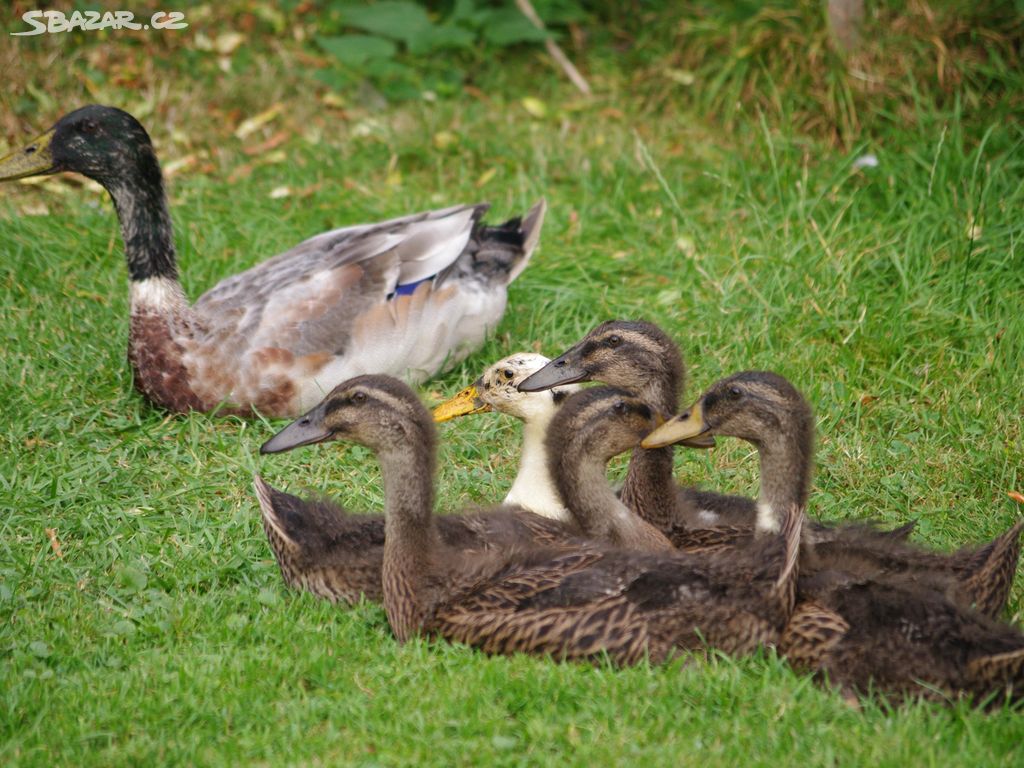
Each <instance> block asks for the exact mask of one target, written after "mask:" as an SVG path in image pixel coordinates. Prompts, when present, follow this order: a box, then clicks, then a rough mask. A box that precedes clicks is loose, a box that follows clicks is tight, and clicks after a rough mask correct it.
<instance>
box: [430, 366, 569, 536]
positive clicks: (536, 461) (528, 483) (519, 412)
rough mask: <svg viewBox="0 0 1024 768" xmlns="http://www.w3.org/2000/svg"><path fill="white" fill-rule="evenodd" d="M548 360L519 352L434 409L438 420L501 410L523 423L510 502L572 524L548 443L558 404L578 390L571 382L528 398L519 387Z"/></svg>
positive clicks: (506, 501)
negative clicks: (553, 470) (552, 471)
mask: <svg viewBox="0 0 1024 768" xmlns="http://www.w3.org/2000/svg"><path fill="white" fill-rule="evenodd" d="M549 362H550V360H549V359H548V358H546V357H544V355H538V354H536V353H533V352H517V353H516V354H514V355H509V356H508V357H505V358H502V359H501V360H499V361H498V362H496V363H494V364H493V365H491V366H490V367H488V368H487V370H486V371H484V372H483V374H482V375H481V376H480V377H479V378H478V379H477V380H476V381H475V382H473V384H471V385H470V386H468V387H466V388H465V389H463V390H462V391H461V392H459V393H458V394H457V395H455V396H454V397H452V398H450V399H448V400H446V401H445V402H443V403H441V404H440V405H439V406H437V407H436V408H434V421H435V422H437V423H441V422H444V421H448V420H449V419H454V418H458V417H460V416H466V415H469V414H473V413H483V412H485V411H491V410H494V411H497V412H499V413H505V414H508V415H509V416H513V417H515V418H517V419H519V420H520V421H522V422H523V447H522V451H521V453H520V458H519V471H518V472H517V473H516V478H515V480H514V481H513V483H512V487H511V488H510V489H509V491H508V494H507V495H506V496H505V503H506V504H515V505H518V506H520V507H522V508H523V509H528V510H529V511H531V512H533V513H535V514H538V515H541V516H543V517H550V518H552V519H554V520H563V521H570V520H572V516H571V515H570V514H569V510H568V509H566V507H565V504H563V503H562V499H561V497H560V496H559V495H558V491H557V489H556V488H555V484H554V481H553V480H552V479H551V474H550V473H549V472H548V454H547V448H546V447H545V444H544V437H545V435H546V434H547V430H548V425H549V424H550V423H551V419H552V418H554V415H555V413H556V412H557V411H558V406H559V405H560V404H561V403H562V402H563V401H564V400H565V398H566V397H568V396H569V395H570V394H571V393H573V392H575V391H577V390H578V389H579V387H578V386H577V385H575V384H569V385H567V386H565V387H555V388H553V389H551V390H550V391H548V392H543V393H538V394H528V393H525V392H520V391H519V390H518V389H517V386H518V385H519V383H520V382H521V381H522V380H523V379H525V378H526V377H527V376H529V375H530V374H531V373H534V372H535V371H539V370H540V369H541V368H543V367H544V366H545V365H547V363H549Z"/></svg>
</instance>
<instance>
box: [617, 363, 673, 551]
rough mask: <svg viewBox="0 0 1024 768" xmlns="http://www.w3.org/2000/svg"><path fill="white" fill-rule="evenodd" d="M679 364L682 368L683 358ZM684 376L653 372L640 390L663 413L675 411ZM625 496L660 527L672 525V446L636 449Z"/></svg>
mask: <svg viewBox="0 0 1024 768" xmlns="http://www.w3.org/2000/svg"><path fill="white" fill-rule="evenodd" d="M677 354H678V353H677ZM679 368H680V370H682V361H681V360H680V361H679ZM681 378H682V377H681V375H678V374H675V373H673V374H666V375H660V376H651V377H650V378H649V379H648V381H647V384H646V385H645V386H644V388H643V389H642V390H640V391H639V392H638V393H637V394H638V396H639V397H640V398H641V399H642V400H644V402H647V403H650V404H651V405H653V406H654V407H656V408H657V409H658V410H659V411H661V413H663V414H666V415H667V414H672V413H675V412H676V409H677V406H678V403H679V389H680V386H681V384H682V382H681ZM621 498H622V502H623V503H624V504H625V505H626V506H627V507H629V508H630V509H631V510H633V511H634V512H635V513H636V514H637V515H639V516H640V517H641V518H643V519H644V520H646V521H647V522H648V523H650V524H651V525H653V526H654V527H655V528H657V529H658V530H659V531H667V530H668V529H669V528H670V527H671V525H672V519H673V514H672V512H673V510H674V508H675V504H676V489H675V480H674V478H673V477H672V447H671V446H668V447H666V448H657V449H654V450H645V449H643V448H639V447H638V448H636V449H634V451H633V455H632V456H630V459H629V468H628V469H627V470H626V479H625V481H624V482H623V484H622V493H621Z"/></svg>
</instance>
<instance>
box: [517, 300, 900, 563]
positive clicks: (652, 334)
mask: <svg viewBox="0 0 1024 768" xmlns="http://www.w3.org/2000/svg"><path fill="white" fill-rule="evenodd" d="M685 378H686V376H685V366H684V365H683V359H682V355H681V354H680V351H679V347H678V346H677V345H676V343H675V342H674V341H673V340H672V339H671V338H670V337H669V336H668V335H667V334H666V333H665V332H664V331H662V330H661V329H660V328H658V326H656V325H654V324H653V323H647V322H640V321H627V320H609V321H606V322H604V323H601V324H600V325H598V326H597V327H595V328H594V329H593V330H591V331H590V332H589V333H588V334H587V335H586V336H584V337H583V339H581V340H580V341H579V342H578V343H577V344H575V345H574V346H573V347H572V348H571V349H569V350H568V351H567V352H565V353H563V354H562V355H560V356H559V357H557V358H556V359H554V360H552V361H551V362H550V363H548V364H547V365H546V366H545V367H544V368H542V369H541V370H540V371H538V372H537V373H535V374H534V375H532V376H530V377H529V378H528V379H526V380H525V381H523V382H522V384H520V385H519V388H520V389H521V390H523V391H524V392H535V391H540V390H544V389H548V388H550V387H553V386H556V385H561V384H565V383H569V382H575V381H600V382H603V383H605V384H610V385H612V386H615V387H621V388H622V389H625V390H627V391H629V392H632V393H634V394H636V395H637V396H639V397H640V398H641V399H643V400H644V401H645V402H648V403H650V404H651V405H653V406H654V407H655V408H658V409H659V410H660V411H661V412H662V413H665V414H671V413H675V412H676V411H677V409H678V407H679V397H680V393H681V392H682V390H683V385H684V383H685ZM701 447H705V446H701ZM621 496H622V500H623V502H625V503H626V505H627V506H628V507H629V508H630V509H632V510H633V511H634V512H636V513H637V514H638V515H640V517H642V518H643V519H644V520H647V521H648V522H650V523H651V524H652V525H654V526H655V527H656V528H658V530H660V531H661V532H662V533H664V534H665V535H666V536H668V537H669V539H670V540H671V541H672V542H673V543H674V544H675V545H676V546H677V547H679V548H681V549H694V550H696V549H701V548H704V547H705V546H706V545H707V544H708V537H707V536H706V535H705V534H704V533H702V532H701V531H700V529H703V528H718V527H723V526H725V527H731V526H740V527H741V528H743V529H745V530H746V532H747V534H751V533H752V531H753V526H754V521H755V518H756V516H757V508H756V504H755V502H754V500H753V499H749V498H746V497H743V496H730V495H725V494H720V493H714V492H712V491H706V490H701V489H699V488H694V487H690V486H679V485H676V483H675V481H674V479H673V477H672V448H671V446H665V447H662V448H657V449H650V450H644V449H637V450H635V451H633V454H632V456H631V457H630V462H629V469H628V471H627V473H626V480H625V482H624V483H623V486H622V491H621ZM912 527H913V526H912V525H910V526H903V527H901V528H898V529H896V530H895V531H877V532H874V533H872V529H871V527H869V526H868V525H867V524H864V525H860V526H857V527H856V531H855V532H856V534H857V535H858V537H862V536H865V535H877V536H879V537H881V538H886V539H888V538H897V539H901V538H905V537H906V535H907V534H908V533H909V532H910V530H911V529H912ZM804 534H805V536H811V537H814V538H815V539H825V538H830V537H832V536H843V535H844V533H843V526H839V527H838V528H835V527H834V526H831V525H828V524H823V523H819V522H815V521H807V523H806V524H805V526H804ZM717 536H718V534H717V533H715V534H711V541H712V542H713V541H715V540H717Z"/></svg>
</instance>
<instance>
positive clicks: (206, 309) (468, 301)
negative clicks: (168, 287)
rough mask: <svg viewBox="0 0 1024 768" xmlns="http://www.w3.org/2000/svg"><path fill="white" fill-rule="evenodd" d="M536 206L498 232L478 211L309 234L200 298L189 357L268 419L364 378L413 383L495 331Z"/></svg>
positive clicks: (531, 240)
mask: <svg viewBox="0 0 1024 768" xmlns="http://www.w3.org/2000/svg"><path fill="white" fill-rule="evenodd" d="M544 207H545V206H544V203H543V201H542V202H541V203H539V204H538V205H537V206H535V207H534V209H533V210H532V211H531V212H530V213H529V214H528V215H527V216H526V217H525V218H524V219H523V220H519V219H513V220H511V221H509V222H507V223H506V224H503V225H500V226H496V227H488V226H484V225H482V224H481V223H480V219H481V217H482V216H483V214H484V212H485V211H486V210H487V208H488V206H487V205H484V204H481V205H464V206H456V207H453V208H446V209H444V210H439V211H430V212H426V213H420V214H415V215H412V216H405V217H402V218H398V219H392V220H390V221H385V222H381V223H378V224H369V225H360V226H354V227H345V228H342V229H336V230H333V231H331V232H325V233H323V234H320V235H317V236H316V237H313V238H310V239H309V240H306V241H305V242H303V243H300V244H299V245H297V246H295V247H294V248H292V249H291V250H289V251H287V252H285V253H282V254H280V255H278V256H275V257H274V258H272V259H270V260H268V261H265V262H263V263H262V264H259V265H257V266H255V267H252V268H251V269H249V270H247V271H245V272H242V273H240V274H238V275H235V276H233V277H229V278H227V279H225V280H224V281H222V282H221V283H219V284H218V285H216V286H215V287H214V288H212V289H211V290H210V291H208V292H207V293H205V294H204V295H203V296H201V297H200V298H199V300H198V301H197V302H196V303H195V305H194V311H195V313H196V317H197V319H198V325H200V326H201V327H202V329H203V337H204V338H203V340H202V341H200V342H199V343H198V344H197V347H199V349H197V350H195V351H194V352H193V355H195V356H197V357H203V356H204V355H205V356H206V358H207V359H208V360H209V362H210V363H211V364H212V366H213V367H215V368H216V369H217V370H225V369H226V370H233V371H237V372H238V373H237V381H236V383H235V385H234V387H233V389H232V392H231V394H230V398H229V399H231V400H232V401H234V402H237V403H243V404H244V403H251V404H253V405H255V406H256V407H257V408H259V409H260V410H262V411H264V412H265V413H268V414H271V415H295V414H296V413H298V412H300V411H301V410H303V409H304V408H307V407H311V406H312V405H314V404H315V403H316V402H317V401H318V400H319V399H320V398H321V397H322V396H323V395H324V394H325V393H326V392H328V391H330V389H331V388H333V386H334V385H336V384H337V383H339V382H340V381H343V380H345V379H347V378H350V377H352V376H356V375H359V374H363V373H388V374H392V375H396V376H401V377H403V378H405V379H407V380H409V381H412V382H419V381H422V380H424V379H426V378H428V377H429V376H431V375H433V374H435V373H437V372H438V371H439V370H440V369H441V368H442V366H444V365H445V364H454V363H455V362H457V361H458V360H460V359H461V358H462V357H465V355H467V354H468V353H469V352H470V351H472V349H474V348H475V347H476V346H477V345H478V344H480V343H482V341H483V339H484V337H485V335H486V333H487V331H488V330H490V329H493V328H494V327H495V326H496V325H497V323H498V322H499V321H500V319H501V316H502V315H503V313H504V310H505V302H506V298H507V294H506V289H507V286H508V283H509V282H510V281H511V280H512V279H513V278H514V277H515V276H516V275H517V274H518V273H519V272H520V271H521V270H522V269H523V268H524V267H525V265H526V262H527V261H528V260H529V257H530V255H531V253H532V250H533V248H534V247H535V246H536V244H537V240H538V238H539V230H540V226H541V223H542V221H543V214H544ZM221 399H223V393H221Z"/></svg>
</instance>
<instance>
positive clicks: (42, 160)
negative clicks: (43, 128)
mask: <svg viewBox="0 0 1024 768" xmlns="http://www.w3.org/2000/svg"><path fill="white" fill-rule="evenodd" d="M52 138H53V130H52V129H51V130H49V131H47V132H46V133H44V134H43V135H42V136H38V137H36V139H35V140H34V141H32V142H30V143H29V144H26V145H25V146H24V147H22V148H21V149H16V150H14V151H13V152H11V153H10V154H9V155H7V156H6V157H3V158H0V181H13V180H14V179H24V178H25V177H27V176H41V175H43V174H46V173H56V172H57V170H58V168H57V166H56V163H55V162H54V160H53V155H52V154H51V152H50V140H51V139H52Z"/></svg>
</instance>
